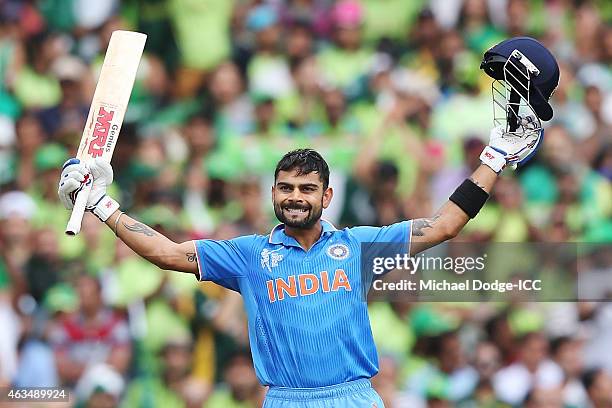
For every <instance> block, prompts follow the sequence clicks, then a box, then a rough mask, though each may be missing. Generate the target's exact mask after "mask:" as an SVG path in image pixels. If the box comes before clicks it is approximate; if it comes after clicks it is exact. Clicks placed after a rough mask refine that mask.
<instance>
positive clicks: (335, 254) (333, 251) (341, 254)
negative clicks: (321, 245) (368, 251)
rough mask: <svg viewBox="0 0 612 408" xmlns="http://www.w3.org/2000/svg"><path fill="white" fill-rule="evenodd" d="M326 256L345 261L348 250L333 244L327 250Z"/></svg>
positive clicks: (341, 245) (344, 246)
mask: <svg viewBox="0 0 612 408" xmlns="http://www.w3.org/2000/svg"><path fill="white" fill-rule="evenodd" d="M327 255H329V256H330V257H331V258H334V259H338V260H342V259H346V258H348V256H349V249H348V247H347V246H346V245H344V244H334V245H332V246H330V247H329V248H327Z"/></svg>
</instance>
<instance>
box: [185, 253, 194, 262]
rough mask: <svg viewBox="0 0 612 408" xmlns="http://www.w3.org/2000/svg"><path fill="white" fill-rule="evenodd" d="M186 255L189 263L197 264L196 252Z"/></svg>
mask: <svg viewBox="0 0 612 408" xmlns="http://www.w3.org/2000/svg"><path fill="white" fill-rule="evenodd" d="M185 255H187V262H195V261H196V254H195V252H187V253H186V254H185Z"/></svg>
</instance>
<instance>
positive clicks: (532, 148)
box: [480, 126, 544, 173]
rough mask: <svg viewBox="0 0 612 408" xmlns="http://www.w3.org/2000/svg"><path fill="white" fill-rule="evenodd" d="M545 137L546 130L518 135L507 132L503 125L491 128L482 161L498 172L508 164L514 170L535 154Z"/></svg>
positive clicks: (481, 156) (481, 157)
mask: <svg viewBox="0 0 612 408" xmlns="http://www.w3.org/2000/svg"><path fill="white" fill-rule="evenodd" d="M543 138H544V130H543V129H540V130H539V131H536V132H532V133H527V134H524V135H516V134H513V133H505V132H504V128H503V127H502V126H498V127H495V128H493V129H492V130H491V136H490V138H489V145H488V146H487V147H485V148H484V150H483V151H482V153H481V155H480V161H481V162H482V163H483V164H485V165H487V166H489V167H490V168H491V169H493V171H495V172H496V173H500V172H501V171H502V170H503V169H504V168H505V167H506V166H507V167H509V168H511V169H512V170H516V168H517V167H521V166H522V165H524V164H525V163H527V161H529V159H531V157H532V156H533V155H534V154H535V152H536V150H537V149H538V147H539V146H540V143H541V142H542V139H543Z"/></svg>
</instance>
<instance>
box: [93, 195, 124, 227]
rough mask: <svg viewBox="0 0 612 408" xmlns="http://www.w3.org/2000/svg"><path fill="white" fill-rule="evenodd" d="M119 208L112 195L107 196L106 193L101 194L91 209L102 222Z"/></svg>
mask: <svg viewBox="0 0 612 408" xmlns="http://www.w3.org/2000/svg"><path fill="white" fill-rule="evenodd" d="M118 209H119V203H118V202H117V201H115V200H114V199H113V198H112V197H110V196H107V195H106V194H105V195H104V196H102V198H101V199H100V200H99V201H98V202H97V203H96V205H94V207H93V209H92V210H91V211H92V212H93V213H94V215H95V216H96V217H98V218H99V219H100V221H102V222H106V220H108V218H109V217H110V216H111V215H113V213H114V212H115V211H117V210H118Z"/></svg>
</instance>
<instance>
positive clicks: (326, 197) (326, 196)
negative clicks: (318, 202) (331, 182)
mask: <svg viewBox="0 0 612 408" xmlns="http://www.w3.org/2000/svg"><path fill="white" fill-rule="evenodd" d="M333 196H334V189H333V188H331V187H327V190H325V191H324V192H323V208H327V207H329V204H330V203H331V200H332V197H333Z"/></svg>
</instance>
